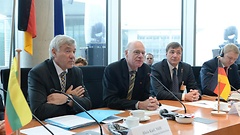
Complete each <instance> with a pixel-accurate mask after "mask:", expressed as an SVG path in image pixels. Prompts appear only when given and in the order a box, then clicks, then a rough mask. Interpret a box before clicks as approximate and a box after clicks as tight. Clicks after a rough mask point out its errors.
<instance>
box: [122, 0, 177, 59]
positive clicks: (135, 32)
mask: <svg viewBox="0 0 240 135" xmlns="http://www.w3.org/2000/svg"><path fill="white" fill-rule="evenodd" d="M172 3H174V4H172ZM121 22H122V24H121V25H122V26H121V27H122V47H121V48H122V57H124V50H125V46H126V45H127V43H128V42H129V41H132V40H141V41H142V42H143V43H144V45H145V48H146V53H152V54H153V55H154V59H155V60H154V61H155V62H158V61H160V60H162V59H163V58H165V56H166V51H165V50H166V45H167V44H168V43H169V42H172V41H175V42H179V43H181V0H167V1H166V0H150V1H149V0H130V1H129V0H122V1H121Z"/></svg>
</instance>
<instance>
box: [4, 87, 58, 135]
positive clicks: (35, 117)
mask: <svg viewBox="0 0 240 135" xmlns="http://www.w3.org/2000/svg"><path fill="white" fill-rule="evenodd" d="M0 90H2V91H3V92H5V93H6V94H7V91H6V90H5V89H3V88H0ZM32 116H33V118H34V119H35V120H37V122H38V123H40V124H41V125H42V126H43V127H44V128H45V129H46V130H47V131H48V132H49V133H50V134H51V135H54V134H53V132H52V131H51V130H50V129H49V128H47V127H46V126H45V125H44V124H43V123H42V122H41V121H40V120H39V119H38V117H37V116H35V115H34V114H33V113H32Z"/></svg>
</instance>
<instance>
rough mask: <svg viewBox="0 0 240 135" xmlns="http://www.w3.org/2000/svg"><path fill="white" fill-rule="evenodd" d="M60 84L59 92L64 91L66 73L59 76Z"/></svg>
mask: <svg viewBox="0 0 240 135" xmlns="http://www.w3.org/2000/svg"><path fill="white" fill-rule="evenodd" d="M60 80H61V81H60V83H61V88H62V89H61V91H63V92H64V91H65V87H66V71H63V72H62V73H61V74H60Z"/></svg>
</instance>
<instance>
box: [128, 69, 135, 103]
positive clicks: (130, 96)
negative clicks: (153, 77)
mask: <svg viewBox="0 0 240 135" xmlns="http://www.w3.org/2000/svg"><path fill="white" fill-rule="evenodd" d="M135 76H136V71H131V72H130V82H129V89H128V95H127V99H128V100H130V99H131V98H132V91H133V87H134V82H135Z"/></svg>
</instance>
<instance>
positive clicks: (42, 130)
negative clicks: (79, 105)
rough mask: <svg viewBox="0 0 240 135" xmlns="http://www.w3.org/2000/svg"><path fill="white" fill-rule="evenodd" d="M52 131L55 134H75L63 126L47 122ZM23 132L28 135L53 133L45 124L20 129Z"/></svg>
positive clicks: (48, 134) (49, 134)
mask: <svg viewBox="0 0 240 135" xmlns="http://www.w3.org/2000/svg"><path fill="white" fill-rule="evenodd" d="M45 126H46V127H47V128H48V129H49V130H50V131H51V132H53V134H54V135H72V134H75V132H72V131H68V130H64V129H62V128H59V127H56V126H53V125H50V124H46V125H45ZM20 132H21V133H23V134H27V135H51V133H50V132H49V131H48V130H47V129H45V128H44V127H43V126H37V127H33V128H27V129H23V130H20Z"/></svg>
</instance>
